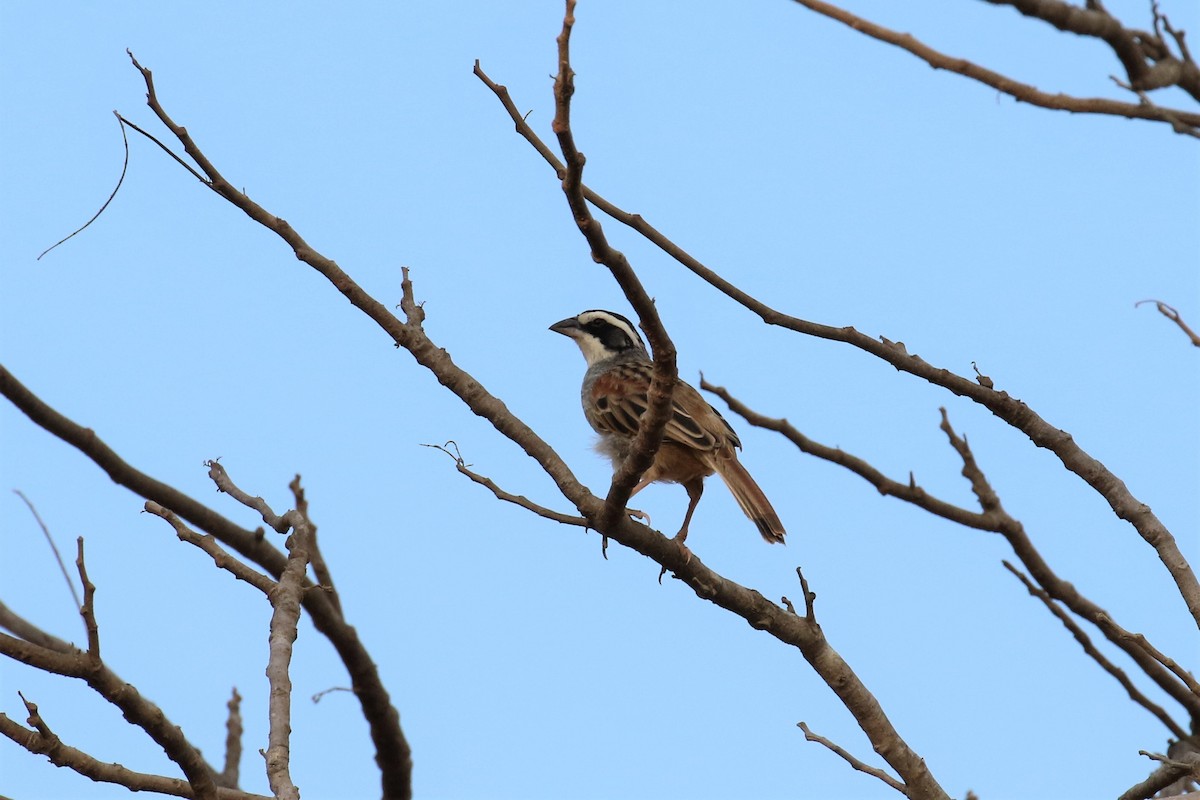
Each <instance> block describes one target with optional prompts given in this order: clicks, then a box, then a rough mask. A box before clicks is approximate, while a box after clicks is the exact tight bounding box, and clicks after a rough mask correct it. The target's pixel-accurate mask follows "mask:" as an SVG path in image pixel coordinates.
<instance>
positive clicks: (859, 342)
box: [475, 3, 1200, 626]
mask: <svg viewBox="0 0 1200 800" xmlns="http://www.w3.org/2000/svg"><path fill="white" fill-rule="evenodd" d="M806 5H810V6H811V4H808V3H806ZM818 5H821V6H824V5H826V4H823V3H820V4H818ZM829 8H830V9H832V10H834V11H836V12H837V13H838V14H845V12H842V11H841V10H840V9H836V7H833V6H829ZM846 16H847V17H848V20H843V21H846V24H850V25H851V26H852V27H857V26H858V25H859V23H861V22H862V21H861V20H859V19H858V18H857V17H854V16H853V15H848V14H847V15H846ZM475 74H476V75H477V76H479V79H480V80H481V81H483V83H484V84H485V85H487V86H488V88H490V89H491V90H492V91H493V92H494V93H495V94H496V96H497V98H499V99H500V101H501V103H502V104H503V105H504V108H505V110H507V111H508V113H509V116H510V117H511V118H512V119H513V123H514V125H516V128H517V132H518V133H520V134H521V135H522V136H523V137H524V138H525V139H526V140H528V141H529V142H530V143H531V144H533V146H534V149H536V150H537V151H538V152H539V153H541V154H542V156H543V158H546V161H547V163H548V164H550V166H551V167H553V168H554V169H555V172H556V174H558V175H560V177H561V175H562V174H563V169H564V167H563V165H562V163H561V162H559V161H558V160H557V159H554V158H552V157H547V153H548V152H549V149H548V148H547V147H545V145H544V144H543V143H541V141H540V140H539V139H538V137H537V136H536V134H534V132H533V130H532V129H531V128H530V127H529V125H528V124H527V123H526V122H525V121H524V119H523V118H522V117H521V116H520V114H519V112H517V110H516V105H515V104H514V103H513V102H512V99H511V97H510V96H509V94H508V91H507V90H506V89H505V88H504V87H503V86H501V85H499V84H497V83H495V82H494V81H492V80H491V79H490V78H489V77H488V76H487V75H486V74H484V73H483V70H482V69H480V68H479V65H478V64H476V67H475ZM1196 121H1197V122H1198V123H1200V117H1197V120H1196ZM581 189H582V191H583V193H584V196H585V197H586V198H587V200H588V202H590V203H592V204H593V205H595V206H596V207H597V208H599V209H601V210H602V211H604V212H605V213H606V214H608V215H609V216H611V217H613V218H614V219H616V220H618V221H620V222H624V223H625V224H627V225H629V226H630V227H632V228H633V229H634V230H636V231H638V232H639V233H641V234H642V235H643V236H645V237H646V238H647V239H648V240H649V241H650V242H652V243H653V244H655V245H656V246H658V247H659V248H661V249H662V250H663V252H665V253H667V254H668V255H670V256H671V257H672V258H674V259H675V260H677V261H678V262H679V263H680V264H682V265H683V266H684V267H686V268H687V269H689V270H691V272H692V273H694V274H695V275H697V276H698V277H700V278H701V279H702V280H704V281H705V282H706V283H708V284H709V285H711V286H712V287H714V288H715V289H717V290H718V291H720V292H722V293H723V294H725V295H726V296H727V297H729V298H730V299H732V300H734V301H735V302H737V303H739V304H740V305H742V306H744V307H745V308H747V309H748V310H750V311H752V312H753V313H755V314H757V315H758V316H759V317H761V318H762V320H763V322H765V323H767V324H768V325H777V326H779V327H783V328H787V329H788V330H793V331H795V332H797V333H800V334H804V335H807V336H814V337H816V338H820V339H828V340H830V341H836V342H842V343H845V344H849V345H851V346H852V347H857V348H858V349H860V350H863V351H865V352H867V353H870V354H871V355H874V356H876V357H877V358H879V359H881V360H882V361H884V362H886V363H888V364H890V365H891V366H893V367H895V368H896V369H897V370H899V371H901V372H907V373H909V374H910V375H913V376H915V377H918V378H921V379H922V380H925V381H928V382H929V383H931V384H933V385H935V386H941V387H942V388H944V389H946V390H948V391H950V392H952V393H953V394H956V395H958V396H960V397H966V398H968V399H970V400H972V401H974V402H976V403H978V404H979V405H981V406H983V407H984V408H986V409H988V410H989V411H991V412H992V413H993V414H995V415H996V416H997V417H999V418H1000V419H1001V420H1003V421H1004V422H1006V423H1008V424H1009V425H1011V426H1012V427H1014V428H1016V429H1017V430H1019V431H1021V432H1022V433H1024V434H1025V435H1026V436H1028V437H1029V439H1030V441H1032V442H1033V443H1034V444H1035V445H1037V446H1038V447H1043V448H1046V449H1047V450H1050V451H1051V452H1052V453H1054V454H1055V455H1056V456H1058V458H1059V459H1060V460H1061V461H1062V463H1063V465H1064V466H1065V467H1066V468H1067V469H1068V470H1070V471H1071V472H1073V473H1075V474H1076V475H1078V476H1079V477H1080V478H1081V479H1082V480H1083V481H1084V482H1086V483H1087V484H1088V485H1089V486H1091V487H1092V488H1093V489H1094V490H1095V491H1096V493H1097V494H1099V495H1100V496H1101V497H1103V498H1104V499H1105V500H1106V501H1107V502H1108V504H1109V506H1110V507H1111V508H1112V509H1113V512H1114V513H1115V514H1116V515H1117V517H1118V518H1119V519H1123V520H1126V521H1127V522H1129V523H1130V524H1131V525H1133V527H1134V529H1135V530H1136V531H1137V532H1138V534H1139V535H1140V536H1141V537H1142V538H1143V539H1144V540H1145V541H1146V542H1147V543H1148V544H1149V545H1150V546H1151V547H1153V548H1154V549H1155V551H1156V552H1157V553H1158V557H1159V559H1160V560H1161V561H1162V563H1163V565H1164V566H1165V567H1166V569H1167V571H1168V572H1169V573H1170V575H1171V577H1172V579H1173V580H1174V581H1175V585H1176V587H1177V588H1178V589H1179V593H1180V595H1181V596H1182V598H1183V600H1184V602H1185V603H1186V604H1187V607H1188V611H1189V612H1190V613H1191V615H1192V618H1193V620H1194V621H1195V622H1196V624H1197V626H1200V582H1198V581H1197V580H1196V575H1195V573H1193V571H1192V568H1191V566H1190V565H1189V564H1188V562H1187V559H1186V558H1184V557H1183V554H1182V553H1181V552H1180V550H1179V546H1178V544H1177V543H1176V542H1175V538H1174V536H1172V535H1171V532H1170V531H1169V530H1168V529H1167V527H1166V526H1165V525H1163V524H1162V522H1161V521H1160V520H1159V519H1158V517H1157V516H1155V515H1154V513H1153V512H1152V511H1151V510H1150V507H1149V506H1148V505H1146V504H1145V503H1143V502H1141V501H1140V500H1138V499H1137V498H1136V497H1134V496H1133V494H1132V493H1131V492H1130V491H1129V489H1128V487H1126V486H1125V484H1124V483H1123V482H1122V481H1121V480H1120V479H1119V478H1117V476H1115V475H1113V474H1112V473H1111V472H1110V471H1109V470H1108V469H1107V468H1106V467H1105V466H1104V465H1103V464H1101V463H1100V462H1099V461H1097V460H1096V459H1094V458H1092V457H1091V456H1090V455H1088V453H1086V452H1085V451H1084V450H1083V449H1082V448H1081V447H1079V446H1078V445H1077V444H1076V443H1075V440H1074V439H1073V438H1072V437H1071V435H1070V434H1068V433H1067V432H1066V431H1063V430H1061V429H1059V428H1058V427H1056V426H1054V425H1051V424H1050V423H1048V422H1046V420H1044V419H1042V418H1041V417H1040V416H1038V414H1037V413H1035V412H1034V411H1033V409H1032V408H1030V407H1029V406H1028V405H1026V404H1025V403H1024V402H1022V401H1021V400H1019V399H1017V398H1015V397H1012V396H1011V395H1009V394H1008V393H1007V392H1003V391H997V390H996V389H995V387H994V385H992V381H991V380H987V381H980V382H978V383H977V382H975V381H971V380H969V379H967V378H964V377H962V376H959V375H956V374H954V373H952V372H950V371H949V370H946V369H943V368H940V367H935V366H934V365H932V364H930V363H928V362H926V361H925V360H923V359H922V358H920V357H919V356H916V355H913V354H911V353H909V352H908V349H907V348H906V347H905V346H904V343H903V342H893V341H890V340H889V339H887V338H885V337H882V336H881V337H879V338H878V339H876V338H873V337H870V336H867V335H865V334H863V333H860V332H859V331H857V330H855V329H854V328H853V327H851V326H844V327H834V326H830V325H824V324H821V323H816V322H810V321H808V320H804V319H800V318H799V317H794V316H791V315H788V314H784V313H782V312H780V311H777V310H776V309H774V308H771V307H770V306H768V305H767V304H765V303H763V302H762V301H761V300H758V299H756V298H755V297H753V296H752V295H750V294H749V293H747V292H745V291H743V290H742V289H739V288H738V287H737V286H735V285H734V284H732V283H730V282H729V281H728V280H726V279H725V278H722V277H721V276H720V275H718V274H717V273H716V272H715V271H713V270H712V269H710V268H709V267H707V266H705V265H704V264H702V263H701V262H700V261H699V260H698V259H696V258H695V257H694V256H692V255H691V254H689V253H688V252H687V251H685V250H684V249H683V248H681V247H680V246H679V245H677V244H676V243H675V242H673V241H671V240H670V239H668V238H667V237H666V236H664V235H663V234H662V233H661V232H660V231H658V230H657V229H656V228H654V227H653V226H651V225H650V224H649V223H647V222H646V221H645V220H644V219H643V218H642V217H641V216H640V215H638V214H630V213H628V212H626V211H622V210H621V209H620V208H618V207H617V206H615V205H613V204H612V203H610V202H608V201H607V200H605V199H604V198H602V197H600V196H599V195H597V194H596V193H595V192H593V191H592V190H590V189H587V188H586V187H581Z"/></svg>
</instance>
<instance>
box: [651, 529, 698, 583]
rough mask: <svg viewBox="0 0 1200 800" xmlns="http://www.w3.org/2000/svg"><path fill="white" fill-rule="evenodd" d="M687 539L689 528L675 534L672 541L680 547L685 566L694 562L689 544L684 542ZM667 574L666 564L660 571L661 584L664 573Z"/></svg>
mask: <svg viewBox="0 0 1200 800" xmlns="http://www.w3.org/2000/svg"><path fill="white" fill-rule="evenodd" d="M685 539H687V528H684V529H683V530H681V531H680V532H679V533H677V534H675V536H674V537H672V539H671V541H672V542H674V543H675V546H676V547H678V548H679V554H680V555H681V556H683V563H684V566H687V565H688V564H690V563H692V551H691V550H689V549H688V546H687V545H686V544H684V543H683V542H684V540H685ZM666 574H667V568H666V566H663V568H662V569H661V570H660V571H659V573H658V583H659V585H660V586H661V585H662V579H663V575H666Z"/></svg>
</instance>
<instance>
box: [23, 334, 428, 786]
mask: <svg viewBox="0 0 1200 800" xmlns="http://www.w3.org/2000/svg"><path fill="white" fill-rule="evenodd" d="M385 313H386V312H385ZM446 359H447V360H449V357H448V356H446ZM0 394H2V395H3V396H4V397H6V398H8V399H9V400H10V401H11V402H12V403H13V405H15V406H16V407H17V408H18V409H19V410H20V411H21V412H22V413H24V414H25V415H26V416H27V417H29V419H30V420H31V421H33V422H34V423H36V424H37V425H39V426H41V427H42V428H44V429H45V430H47V431H48V432H50V433H51V434H53V435H54V436H57V437H58V438H60V439H62V440H63V441H64V442H67V443H68V444H70V445H72V446H74V447H76V448H77V449H78V450H79V451H80V452H82V453H83V454H84V455H85V456H87V457H88V458H90V459H91V460H92V461H93V462H95V463H96V465H97V466H99V467H100V468H101V469H103V470H104V471H105V472H106V473H108V475H109V477H110V478H112V479H113V481H114V482H115V483H117V484H118V485H120V486H124V487H126V488H127V489H129V490H130V491H132V492H134V493H135V494H137V495H139V496H141V497H143V498H145V499H147V500H154V501H155V502H157V503H159V504H160V505H161V506H163V507H164V508H169V509H172V510H173V511H174V512H175V513H177V514H178V515H179V516H180V517H181V518H182V519H185V520H187V521H188V522H190V523H192V524H193V525H196V526H197V527H198V528H200V529H201V530H203V531H206V532H207V533H209V534H211V535H213V536H215V537H216V538H217V539H219V540H220V541H222V542H224V543H225V544H226V545H229V546H230V547H232V548H233V549H234V550H237V551H238V552H239V553H241V554H242V555H243V556H246V557H247V558H249V559H250V560H251V561H253V562H254V563H256V564H259V565H260V566H262V567H263V568H264V569H266V570H267V572H268V573H269V574H271V575H274V576H278V575H281V574H282V573H283V569H284V566H285V565H286V559H285V556H284V555H283V554H282V553H280V552H279V550H277V549H276V548H275V547H274V546H272V545H271V544H270V543H269V542H267V541H266V540H265V539H264V537H263V535H262V531H261V530H259V531H258V532H254V531H248V530H246V529H244V528H241V527H239V526H237V525H235V524H234V523H232V522H230V521H229V520H228V519H226V518H225V517H223V516H221V515H220V514H218V513H216V512H215V511H213V510H212V509H211V508H209V507H208V506H206V505H204V504H202V503H199V502H197V501H196V500H194V499H193V498H191V497H189V496H188V495H186V494H184V493H183V492H180V491H179V490H178V489H175V488H174V487H172V486H168V485H167V484H165V483H163V482H161V481H158V480H156V479H154V478H152V477H150V476H149V475H146V474H145V473H143V472H140V471H138V470H137V469H134V468H133V467H132V466H130V465H129V464H128V463H126V462H125V461H124V460H123V459H121V457H120V456H118V455H117V454H116V453H115V452H114V451H113V450H112V449H111V448H110V447H108V445H106V444H105V443H104V442H103V441H102V440H101V439H100V438H99V437H98V436H96V433H95V431H92V430H91V429H89V428H85V427H83V426H81V425H79V424H77V423H75V422H73V421H72V420H70V419H67V418H66V417H64V416H63V415H62V414H60V413H58V412H57V411H55V410H54V409H53V408H51V407H50V406H49V405H47V404H46V403H45V402H43V401H42V400H41V399H40V398H39V397H37V396H36V395H35V394H34V393H33V392H31V391H29V389H28V388H26V387H25V386H24V385H22V384H21V382H20V381H18V380H17V379H16V378H15V377H14V376H13V375H12V373H10V372H9V371H8V370H7V369H5V368H4V367H3V366H0ZM304 607H305V610H307V611H308V613H309V615H310V616H311V618H312V620H313V624H314V625H315V626H316V628H317V630H319V631H320V632H321V634H322V635H324V636H326V637H328V638H329V641H330V642H331V643H332V644H333V646H334V648H335V649H336V650H337V652H338V656H339V657H340V658H341V659H342V663H343V664H345V665H346V669H347V670H348V671H349V673H350V677H351V680H352V683H353V686H354V689H355V691H354V694H355V696H356V697H357V698H358V699H359V702H360V703H361V707H362V711H363V716H364V717H365V718H366V720H367V723H368V725H370V729H371V740H372V742H373V743H374V745H375V759H376V763H378V764H379V768H380V772H381V779H382V795H383V796H384V797H387V798H389V800H390V799H391V798H397V799H398V800H407V798H410V797H411V796H412V752H411V750H410V748H409V746H408V741H407V739H405V737H404V732H403V730H401V728H400V715H399V714H398V713H397V712H396V709H395V707H394V706H392V703H391V697H390V696H389V695H388V692H387V689H386V688H384V686H383V683H382V681H381V680H380V677H379V670H378V669H377V668H376V666H375V662H374V660H373V659H372V658H371V655H370V653H368V652H367V649H366V647H365V646H364V645H363V643H362V641H361V640H360V639H359V638H358V632H357V631H355V629H354V628H353V627H352V626H350V625H348V624H346V622H345V620H344V619H342V616H341V614H340V613H338V612H337V610H336V609H335V608H334V607H333V605H332V604H331V603H330V602H329V598H328V597H327V596H326V594H325V593H324V592H305V594H304ZM14 641H15V640H14ZM4 644H5V640H4V639H0V654H3V653H5V648H4V646H3V645H4ZM64 674H65V673H64ZM159 714H160V715H161V712H159ZM176 730H178V729H176ZM164 749H165V748H164Z"/></svg>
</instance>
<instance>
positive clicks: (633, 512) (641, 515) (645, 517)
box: [625, 478, 654, 527]
mask: <svg viewBox="0 0 1200 800" xmlns="http://www.w3.org/2000/svg"><path fill="white" fill-rule="evenodd" d="M652 483H654V481H652V480H647V479H646V478H642V479H641V480H640V481H639V482H638V485H637V486H635V487H633V491H632V492H630V493H629V499H630V500H632V499H633V496H634V495H635V494H637V493H638V492H640V491H641V490H642V489H645V488H646V487H647V486H649V485H650V484H652ZM626 502H628V501H626ZM625 513H626V514H628V515H629V516H631V517H637V518H638V519H640V520H642V521H643V522H645V523H646V526H647V527H649V526H650V515H649V514H647V513H646V512H645V511H639V510H638V509H636V508H629V507H626V508H625Z"/></svg>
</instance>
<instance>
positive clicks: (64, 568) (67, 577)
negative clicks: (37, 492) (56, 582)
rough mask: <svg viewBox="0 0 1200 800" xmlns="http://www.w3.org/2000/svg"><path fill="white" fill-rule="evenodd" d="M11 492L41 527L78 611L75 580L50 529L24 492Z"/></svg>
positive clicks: (77, 594) (80, 602)
mask: <svg viewBox="0 0 1200 800" xmlns="http://www.w3.org/2000/svg"><path fill="white" fill-rule="evenodd" d="M13 494H15V495H16V496H17V497H19V498H21V500H22V501H23V502H24V503H25V505H26V506H28V507H29V513H31V514H33V518H34V520H36V521H37V524H38V527H39V528H41V529H42V535H43V536H45V537H46V543H47V544H49V545H50V549H51V550H52V551H53V552H54V560H55V561H57V562H58V568H59V569H60V570H62V576H63V580H65V581H66V582H67V588H68V589H70V590H71V599H73V600H74V601H75V610H76V611H79V609H80V608H81V607H82V605H83V603H82V601H81V600H80V599H79V592H77V591H76V590H75V581H73V580H71V575H70V573H68V572H67V565H66V562H64V561H63V557H62V553H60V552H58V545H57V544H55V543H54V537H53V536H51V535H50V529H49V528H48V527H46V523H45V522H43V521H42V515H41V514H39V513H38V510H37V507H36V506H34V504H33V501H32V500H30V499H29V498H28V497H26V496H25V493H24V492H22V491H21V490H20V489H13Z"/></svg>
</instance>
